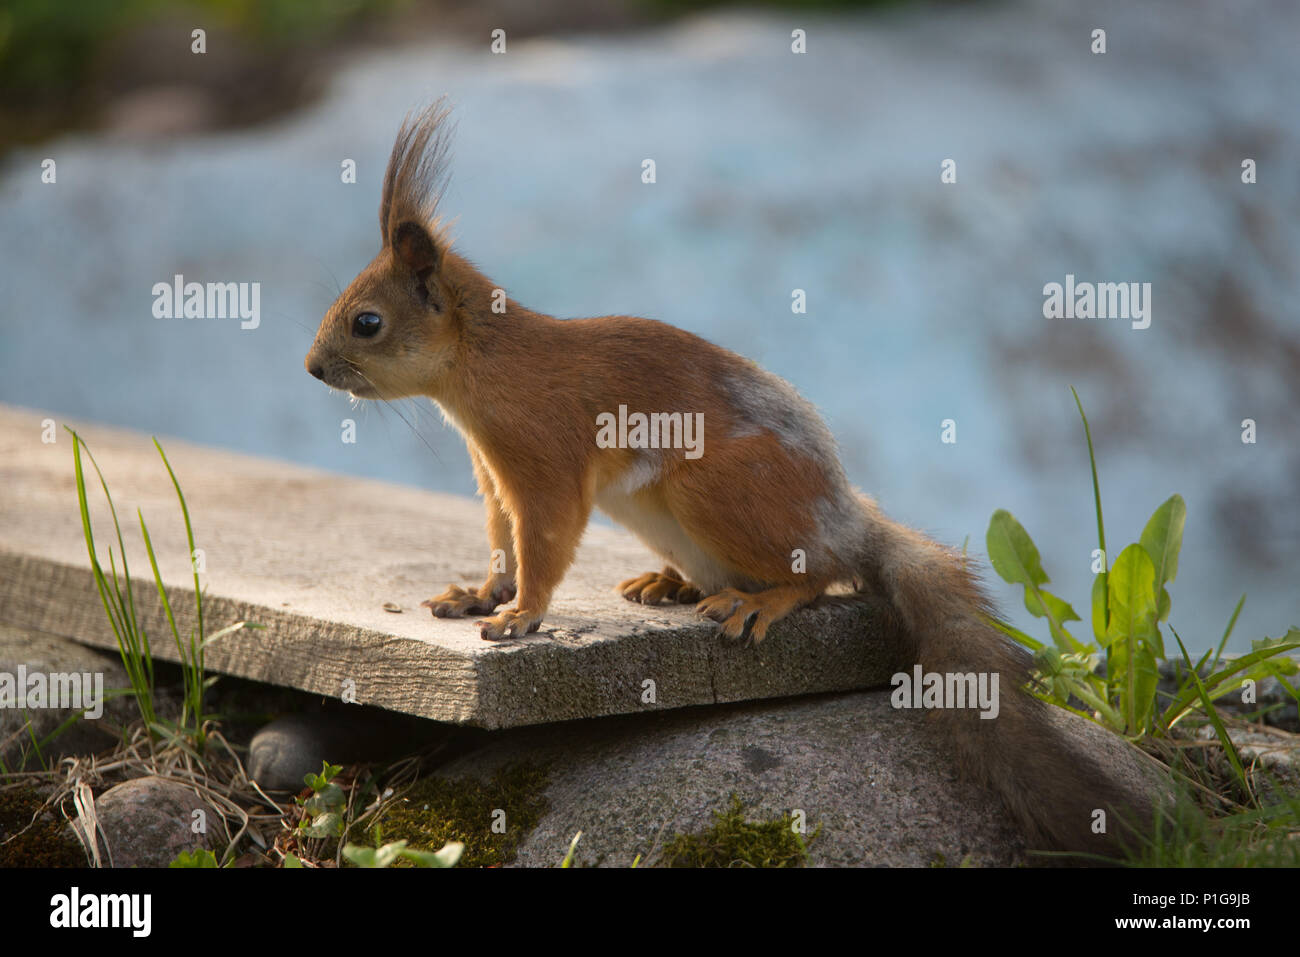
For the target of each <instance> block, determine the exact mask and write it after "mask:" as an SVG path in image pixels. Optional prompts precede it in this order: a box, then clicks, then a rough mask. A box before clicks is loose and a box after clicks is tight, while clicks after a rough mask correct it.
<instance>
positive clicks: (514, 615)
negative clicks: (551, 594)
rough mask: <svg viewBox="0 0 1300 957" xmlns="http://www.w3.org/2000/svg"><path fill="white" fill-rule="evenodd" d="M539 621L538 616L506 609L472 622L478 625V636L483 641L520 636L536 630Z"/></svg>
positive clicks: (504, 639) (505, 639) (540, 621)
mask: <svg viewBox="0 0 1300 957" xmlns="http://www.w3.org/2000/svg"><path fill="white" fill-rule="evenodd" d="M541 623H542V619H541V617H540V616H539V617H536V618H534V617H533V616H532V615H530V614H528V613H526V612H520V611H512V610H509V609H507V610H506V611H503V612H500V613H499V614H496V615H493V616H492V617H491V618H484V619H482V620H481V621H476V622H475V623H474V624H476V625H478V627H479V637H480V638H482V639H483V640H484V641H508V640H509V639H511V638H522V637H524V635H526V634H528V633H529V632H530V631H536V630H537V626H538V625H540V624H541Z"/></svg>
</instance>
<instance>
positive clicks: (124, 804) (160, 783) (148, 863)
mask: <svg viewBox="0 0 1300 957" xmlns="http://www.w3.org/2000/svg"><path fill="white" fill-rule="evenodd" d="M196 811H201V812H202V814H201V815H200V814H196V813H195V812H196ZM95 814H96V816H97V817H98V818H99V823H100V826H101V827H102V829H103V833H102V834H100V835H99V841H100V855H101V856H102V858H103V860H104V863H105V864H109V863H110V862H111V864H112V866H113V867H166V866H167V865H168V864H170V863H171V862H172V861H174V860H175V859H176V857H177V856H178V855H179V854H180V853H181V852H182V851H193V850H195V849H197V848H207V849H209V850H213V849H214V848H213V844H212V840H211V836H212V834H213V833H214V832H218V831H219V830H220V826H219V824H218V820H217V819H218V817H219V812H218V811H217V810H216V809H215V808H212V807H210V806H209V805H208V804H207V802H205V801H204V800H203V799H202V798H201V797H199V796H198V795H197V794H196V793H195V792H193V791H191V790H190V789H189V788H187V787H185V786H184V785H183V784H180V783H179V782H176V781H169V780H167V779H166V778H160V777H144V778H134V779H132V780H130V781H124V782H122V783H121V784H118V785H115V786H114V787H111V788H109V789H108V790H107V791H105V792H104V793H103V794H101V795H99V797H97V798H96V799H95ZM72 826H73V827H74V828H76V829H77V831H78V832H80V830H81V827H80V824H79V823H74V824H73V825H72ZM200 826H202V828H203V830H196V828H198V827H200Z"/></svg>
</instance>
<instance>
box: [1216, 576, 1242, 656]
mask: <svg viewBox="0 0 1300 957" xmlns="http://www.w3.org/2000/svg"><path fill="white" fill-rule="evenodd" d="M1245 604H1246V593H1245V592H1242V593H1241V597H1240V598H1238V599H1237V607H1236V608H1234V609H1232V617H1231V618H1229V619H1228V627H1227V628H1225V629H1223V637H1222V638H1220V639H1219V647H1218V648H1216V649H1214V664H1213V665H1211V666H1210V670H1214V669H1215V668H1217V667H1218V665H1219V659H1220V658H1222V657H1223V649H1224V648H1225V647H1227V644H1228V639H1229V638H1230V637H1232V629H1234V628H1236V627H1237V616H1238V615H1240V614H1241V609H1242V606H1244V605H1245Z"/></svg>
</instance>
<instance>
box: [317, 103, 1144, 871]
mask: <svg viewBox="0 0 1300 957" xmlns="http://www.w3.org/2000/svg"><path fill="white" fill-rule="evenodd" d="M444 124H445V110H444V109H443V107H442V106H441V104H435V105H434V106H433V107H431V108H430V109H429V110H426V111H425V112H424V113H422V114H420V115H418V116H416V117H414V118H408V121H407V123H406V124H404V125H403V127H402V130H401V132H400V133H399V135H398V138H397V143H396V145H395V147H394V150H393V154H392V158H391V160H390V162H389V168H388V171H387V174H386V176H385V179H384V190H383V196H382V200H381V205H380V227H381V238H382V247H381V249H380V252H379V254H378V255H377V256H376V257H375V259H374V261H373V262H371V263H370V265H369V266H367V267H366V268H365V269H364V270H363V271H362V272H361V274H360V275H359V276H358V277H357V278H356V279H355V280H354V281H353V282H352V284H351V285H350V286H349V287H348V289H347V290H346V291H345V292H344V293H343V294H342V295H340V296H339V298H338V301H337V302H335V303H334V305H333V306H332V307H331V308H330V310H329V312H328V313H327V314H326V316H325V318H324V320H323V321H322V323H321V326H320V330H319V332H318V333H317V336H316V341H315V342H314V343H313V345H312V348H311V351H310V352H309V354H308V356H307V360H306V365H307V368H308V369H309V370H310V371H311V372H312V374H313V375H316V376H317V377H318V378H321V379H322V380H323V381H325V382H326V383H327V384H328V385H330V386H332V387H334V388H337V389H345V390H348V391H350V392H352V393H353V394H354V395H357V396H359V397H362V398H381V399H393V398H399V397H402V396H411V395H424V396H428V397H430V398H432V399H433V400H434V401H435V402H437V403H438V405H439V406H441V408H442V409H443V411H444V413H445V414H446V415H447V417H448V418H449V419H450V421H452V422H453V423H454V424H455V426H456V427H457V428H458V429H459V430H460V431H461V433H462V434H463V435H464V437H465V440H466V443H467V444H468V446H469V452H470V456H471V459H472V461H473V464H474V472H475V475H476V477H477V479H478V484H479V489H480V491H481V492H482V494H483V497H484V501H485V504H486V510H487V527H488V540H489V544H490V546H491V548H492V549H501V550H502V551H503V552H504V553H505V554H506V557H507V561H506V567H505V570H504V571H494V572H490V573H489V575H488V577H487V578H486V580H485V581H484V582H483V584H481V585H479V586H477V587H473V588H465V587H461V586H457V585H452V586H450V587H449V588H448V589H447V590H446V591H445V592H443V593H442V594H440V595H438V596H437V597H435V598H432V599H430V600H429V601H428V602H426V605H428V606H429V607H430V608H431V610H432V612H433V614H435V615H439V616H459V615H465V614H483V615H489V616H490V617H488V618H486V619H485V620H483V621H482V622H480V623H479V625H480V628H481V633H482V636H483V637H484V638H486V639H493V640H495V639H501V638H510V637H519V636H522V635H524V634H526V633H527V632H529V631H532V630H534V629H535V628H536V627H537V626H538V624H539V623H540V622H541V620H542V618H543V616H544V615H545V613H546V610H547V607H548V605H549V603H550V600H551V595H552V593H553V592H554V590H555V587H556V586H557V585H558V584H559V582H560V580H561V579H562V577H563V576H564V573H565V571H566V570H567V568H568V567H569V565H570V563H571V562H572V560H573V557H574V553H575V551H576V549H577V545H578V541H579V539H580V538H581V536H582V533H583V530H584V529H585V528H586V525H587V521H588V518H589V517H590V514H591V510H592V509H593V508H594V507H596V506H597V505H599V506H600V507H603V508H605V509H606V510H607V511H609V512H610V514H611V515H613V516H614V517H615V518H616V519H617V520H619V521H622V522H624V523H625V524H627V525H628V526H629V527H630V528H632V530H633V531H634V532H636V533H637V534H638V535H640V536H641V537H642V539H643V540H644V541H646V543H647V544H649V545H650V546H651V547H652V548H654V549H656V550H657V551H659V552H660V553H661V554H663V555H664V557H665V559H666V560H667V561H668V562H669V565H668V567H666V568H665V569H664V570H663V571H662V572H657V573H654V572H652V573H649V574H646V575H642V576H639V577H637V578H633V579H628V580H627V581H624V582H623V583H622V584H621V585H620V586H619V589H620V591H622V592H623V594H624V595H625V596H626V597H628V598H629V599H632V600H639V601H645V602H657V601H683V602H686V601H689V602H694V601H699V610H700V611H701V613H703V614H706V615H708V616H710V617H712V618H714V619H716V620H717V621H718V622H719V623H720V625H721V630H722V631H723V632H724V633H725V634H727V635H729V636H731V637H735V638H739V637H744V636H748V637H749V638H751V639H752V640H753V641H759V640H761V639H762V638H763V636H764V635H765V634H766V633H767V631H768V629H769V628H770V627H771V626H772V625H773V624H774V623H775V622H777V621H779V620H780V619H781V618H782V617H784V616H786V615H788V614H789V613H791V612H792V611H794V610H796V609H797V608H799V607H800V606H802V605H805V604H807V603H809V602H811V601H813V600H815V599H816V598H817V597H818V596H820V595H822V594H823V593H824V592H825V591H826V590H827V589H828V588H829V587H831V586H833V585H835V584H837V583H851V584H853V585H855V586H856V587H858V588H860V589H864V590H868V591H872V592H875V593H876V594H878V595H880V596H881V597H882V598H883V599H885V600H886V601H887V602H888V604H889V606H890V607H892V608H893V609H894V613H895V614H896V616H897V618H898V620H899V624H900V625H901V627H902V630H903V631H904V632H905V633H906V634H907V635H908V636H909V638H910V646H911V652H910V655H911V659H912V660H911V661H903V662H899V663H898V666H899V667H900V668H907V667H910V665H911V663H912V662H920V663H922V664H923V665H924V667H925V669H926V670H927V671H932V672H970V671H975V672H980V671H986V672H988V671H992V672H998V673H1000V675H1001V676H1002V679H1001V680H1002V688H1003V689H1004V694H1003V696H1002V698H1003V703H1002V712H1001V715H1000V717H999V718H998V719H996V720H992V721H986V720H981V719H979V717H978V715H977V712H976V711H974V710H973V709H965V710H960V709H949V710H943V709H941V710H937V711H935V712H932V715H933V720H934V721H935V722H937V723H939V724H940V725H941V726H942V728H943V733H944V734H945V736H948V737H950V738H952V739H953V740H954V741H955V742H956V744H957V745H958V750H959V753H960V754H961V760H962V764H963V768H964V770H965V771H966V773H967V774H968V775H970V776H971V777H973V778H975V779H977V780H980V781H982V782H984V783H985V784H988V785H989V786H991V787H994V788H996V789H997V790H998V792H999V793H1000V794H1001V795H1002V797H1003V799H1004V800H1005V801H1006V802H1007V804H1008V806H1009V807H1010V808H1011V809H1012V810H1013V811H1015V813H1016V814H1017V816H1018V817H1019V818H1020V820H1021V821H1022V822H1024V824H1025V826H1026V828H1027V830H1028V832H1029V834H1030V835H1031V836H1032V837H1033V838H1034V839H1036V840H1040V841H1042V842H1044V843H1046V844H1048V845H1049V846H1052V847H1058V848H1066V849H1071V850H1097V849H1098V841H1097V839H1096V838H1094V837H1093V836H1092V835H1091V832H1090V830H1089V824H1090V821H1091V818H1090V815H1089V810H1090V809H1091V808H1093V807H1113V808H1115V809H1118V808H1119V807H1120V805H1121V804H1122V803H1123V800H1122V799H1123V795H1122V794H1121V793H1120V789H1119V788H1118V786H1111V784H1110V782H1109V780H1108V777H1107V773H1106V769H1104V768H1097V767H1092V766H1086V765H1081V764H1080V761H1081V759H1080V758H1079V756H1078V755H1076V754H1073V753H1071V752H1070V751H1069V750H1068V744H1067V743H1066V742H1065V741H1064V739H1061V738H1059V737H1058V736H1057V734H1056V733H1055V732H1053V731H1052V730H1051V727H1052V726H1051V724H1050V722H1048V721H1047V720H1045V717H1046V716H1045V714H1044V711H1043V709H1044V708H1045V707H1046V706H1044V705H1042V704H1041V703H1039V702H1038V701H1037V700H1036V699H1034V698H1032V697H1030V696H1029V695H1027V694H1025V693H1023V692H1022V691H1020V690H1018V689H1019V688H1020V686H1021V685H1023V683H1024V681H1025V679H1026V677H1027V675H1028V669H1029V660H1028V656H1027V654H1025V653H1024V652H1023V651H1022V650H1021V649H1020V648H1018V647H1017V646H1015V645H1013V644H1011V643H1010V642H1009V641H1007V640H1006V639H1004V638H1003V637H1002V635H1001V634H999V633H998V632H997V631H995V630H994V629H993V628H992V627H991V626H989V625H988V624H987V623H986V616H987V614H988V603H987V601H986V599H985V597H984V596H983V594H982V592H981V590H980V588H979V586H978V584H977V582H976V581H975V579H974V577H973V576H972V575H971V574H970V573H969V571H968V570H967V568H966V565H965V562H964V561H963V560H962V559H961V558H960V556H957V555H955V554H954V553H952V552H951V551H950V550H948V549H946V548H944V547H943V546H940V545H938V544H936V543H934V542H932V541H930V540H928V539H926V538H925V537H924V536H922V535H920V534H918V533H917V532H914V531H912V530H911V529H908V528H905V527H903V526H901V525H898V524H897V523H894V522H892V521H890V520H889V519H888V518H886V517H885V516H884V515H883V514H882V513H881V512H880V510H879V509H878V508H877V507H876V505H875V503H874V502H872V501H871V499H869V498H868V497H866V496H865V495H862V494H861V493H857V492H855V491H854V490H852V489H851V488H850V486H849V485H848V483H847V480H846V479H845V477H844V473H843V469H842V468H841V466H840V464H839V460H838V457H837V454H836V450H835V448H834V442H833V439H831V438H830V436H829V433H827V432H826V431H825V426H824V424H823V423H822V422H821V420H820V418H818V417H817V415H816V413H815V411H813V410H812V409H811V407H810V406H807V404H806V403H804V402H803V400H801V399H799V398H798V397H797V396H796V395H795V394H794V393H793V390H791V389H789V387H788V385H786V384H785V383H782V382H780V380H776V379H774V378H773V377H770V376H768V375H767V374H766V373H763V372H762V371H761V370H758V369H757V367H755V366H754V365H753V364H752V363H750V362H749V361H748V360H745V359H742V358H741V357H739V356H737V355H735V354H733V353H731V352H728V351H727V350H725V349H722V348H720V347H718V346H716V345H714V344H712V343H710V342H707V341H705V340H703V339H700V338H699V337H697V336H694V335H691V334H690V333H688V332H684V331H682V330H680V329H676V328H674V327H672V326H669V325H665V324H663V323H660V322H655V321H652V320H649V319H639V318H634V317H629V316H605V317H601V318H596V319H571V320H566V321H560V320H557V319H554V318H552V317H550V316H546V315H543V314H540V313H537V312H533V311H532V310H530V309H527V308H525V307H524V306H522V305H520V304H519V303H516V302H514V301H512V300H506V311H505V312H504V313H500V312H493V311H492V302H493V290H494V286H493V284H492V283H491V282H490V281H489V280H488V279H487V278H486V277H484V276H483V275H482V274H481V273H479V272H478V271H477V270H476V269H475V268H474V267H473V266H472V265H471V264H470V263H469V262H468V261H466V260H465V259H463V258H461V257H460V256H459V255H457V254H456V253H455V252H454V251H452V249H451V248H450V243H449V241H448V239H447V238H446V236H445V235H444V234H443V233H442V232H441V231H440V230H439V228H438V226H437V224H436V221H435V216H436V212H437V198H438V193H439V190H440V188H441V184H442V182H443V180H444V178H445V156H446V135H445V132H444V130H445V125H444ZM365 312H369V313H374V314H376V315H378V316H379V317H380V318H381V320H382V323H383V325H382V330H381V331H380V332H379V333H378V334H377V335H375V336H373V337H372V338H363V337H358V336H357V335H356V334H354V327H353V321H354V319H355V317H356V316H357V315H358V314H360V313H365ZM620 405H626V406H627V407H628V410H629V412H644V413H651V412H681V413H687V414H693V413H703V417H704V422H705V438H704V441H705V445H704V454H703V455H702V456H701V457H699V458H697V459H689V458H686V457H685V456H684V455H683V454H682V452H681V451H680V450H665V451H662V452H647V451H644V450H640V451H639V450H634V449H622V448H613V449H610V448H600V447H598V446H597V443H596V441H595V436H596V420H597V416H598V415H600V414H601V413H614V412H615V411H616V410H617V409H618V407H619V406H620ZM796 551H802V552H803V553H804V555H805V558H806V567H804V568H801V569H800V570H798V571H796V570H795V564H794V563H793V562H792V560H791V559H792V555H793V554H795V553H796ZM679 568H680V569H681V570H680V571H679V570H678V569H679ZM511 599H514V600H515V605H514V607H511V608H504V609H501V610H498V608H499V606H501V605H502V604H504V603H505V602H508V601H510V600H511ZM701 599H702V600H701ZM1013 689H1015V690H1013ZM1130 810H1132V809H1130ZM1137 811H1138V812H1139V813H1141V812H1144V811H1149V809H1144V808H1138V809H1137Z"/></svg>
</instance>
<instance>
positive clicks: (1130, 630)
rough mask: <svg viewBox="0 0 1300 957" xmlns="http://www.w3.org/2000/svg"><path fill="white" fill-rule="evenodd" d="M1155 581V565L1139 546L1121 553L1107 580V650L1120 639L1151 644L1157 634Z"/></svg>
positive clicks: (1131, 546)
mask: <svg viewBox="0 0 1300 957" xmlns="http://www.w3.org/2000/svg"><path fill="white" fill-rule="evenodd" d="M1155 577H1156V569H1155V565H1154V564H1153V563H1152V561H1151V558H1150V556H1148V555H1147V553H1146V551H1145V550H1144V549H1143V548H1142V547H1141V546H1140V545H1130V546H1129V547H1128V548H1126V549H1124V551H1122V552H1120V556H1119V559H1118V560H1117V561H1116V562H1115V564H1114V566H1113V567H1112V568H1111V570H1110V574H1109V575H1108V576H1107V578H1108V581H1107V589H1106V591H1107V604H1108V606H1109V609H1110V624H1109V626H1107V628H1106V639H1105V642H1104V644H1105V645H1106V646H1107V647H1109V646H1110V645H1112V644H1114V643H1115V642H1116V641H1119V640H1121V639H1136V640H1139V641H1146V640H1150V638H1151V637H1152V636H1153V635H1154V634H1155V630H1156V611H1157V605H1156V598H1155Z"/></svg>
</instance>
